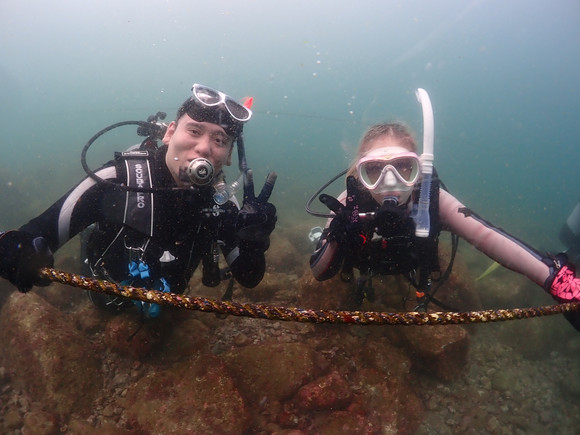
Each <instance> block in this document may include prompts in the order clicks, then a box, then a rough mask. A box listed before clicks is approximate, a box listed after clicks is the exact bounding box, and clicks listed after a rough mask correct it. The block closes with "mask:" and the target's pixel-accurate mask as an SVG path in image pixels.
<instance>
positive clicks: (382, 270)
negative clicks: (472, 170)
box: [341, 172, 441, 303]
mask: <svg viewBox="0 0 580 435" xmlns="http://www.w3.org/2000/svg"><path fill="white" fill-rule="evenodd" d="M434 175H435V176H434V177H433V181H432V183H431V187H430V189H431V192H430V193H431V201H430V204H429V214H430V221H431V225H430V231H429V236H428V237H426V238H423V237H417V236H416V235H415V222H414V221H413V218H412V212H413V211H414V209H415V208H416V207H417V203H418V198H419V195H420V190H421V186H420V184H418V185H417V186H416V187H415V189H414V191H413V195H412V201H413V202H412V204H411V206H412V209H411V213H409V212H408V210H402V209H401V207H397V209H398V210H395V209H392V210H390V211H389V210H386V211H385V210H384V209H383V210H381V206H380V205H379V204H377V202H376V201H375V200H374V199H373V198H372V196H371V195H370V193H369V192H368V190H366V189H364V188H363V187H362V186H361V188H360V189H359V192H357V202H358V204H359V210H360V211H361V212H366V213H369V212H370V213H374V214H375V218H373V219H369V220H368V221H367V222H365V224H364V227H363V230H362V233H361V240H362V243H361V245H360V249H359V251H358V252H354V253H351V254H352V255H346V256H345V262H344V263H343V270H342V273H341V276H343V278H344V277H347V279H348V277H349V276H352V269H353V267H354V268H357V269H359V271H360V277H359V279H358V289H357V292H358V296H357V298H358V302H362V299H364V298H367V299H369V300H371V301H372V299H373V297H374V293H373V290H372V284H371V279H372V277H373V276H376V275H399V274H401V275H403V276H405V277H406V278H407V279H408V280H409V282H410V283H411V284H412V285H413V286H414V287H415V289H416V295H417V299H418V301H419V303H421V302H422V301H423V298H424V297H425V295H426V294H428V293H429V292H430V288H431V284H432V277H433V276H434V275H440V266H439V256H438V247H439V234H440V232H441V223H440V218H439V189H440V182H439V178H438V177H437V176H436V172H434Z"/></svg>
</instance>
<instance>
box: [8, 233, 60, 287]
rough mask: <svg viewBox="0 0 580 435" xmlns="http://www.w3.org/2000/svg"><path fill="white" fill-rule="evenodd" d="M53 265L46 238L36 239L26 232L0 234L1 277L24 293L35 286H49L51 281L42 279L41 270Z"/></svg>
mask: <svg viewBox="0 0 580 435" xmlns="http://www.w3.org/2000/svg"><path fill="white" fill-rule="evenodd" d="M53 264H54V259H53V257H52V252H51V250H50V248H49V247H48V243H47V242H46V240H45V239H44V237H34V236H33V235H31V234H29V233H26V232H24V231H8V232H6V233H1V234H0V276H2V277H3V278H6V279H7V280H8V281H10V282H11V283H12V284H14V285H15V286H16V287H17V288H18V290H19V291H21V292H22V293H26V292H27V291H29V290H30V289H31V288H32V286H35V285H37V286H47V285H49V284H50V280H48V279H44V278H41V277H40V275H39V270H40V269H41V268H43V267H52V266H53Z"/></svg>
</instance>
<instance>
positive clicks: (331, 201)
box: [318, 193, 344, 214]
mask: <svg viewBox="0 0 580 435" xmlns="http://www.w3.org/2000/svg"><path fill="white" fill-rule="evenodd" d="M318 199H319V200H320V202H321V203H323V204H324V205H325V206H327V207H328V208H329V209H330V210H331V211H333V212H334V213H336V214H339V213H340V211H341V210H342V208H343V207H344V206H343V205H342V204H341V203H340V201H339V200H338V199H336V198H335V197H333V196H330V195H327V194H326V193H323V194H322V195H320V196H319V197H318Z"/></svg>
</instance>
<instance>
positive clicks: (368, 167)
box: [356, 147, 421, 203]
mask: <svg viewBox="0 0 580 435" xmlns="http://www.w3.org/2000/svg"><path fill="white" fill-rule="evenodd" d="M356 168H357V172H358V177H359V180H360V181H361V183H362V184H363V185H364V186H365V187H366V188H367V189H368V190H370V191H371V192H372V193H374V194H384V193H388V192H400V193H401V196H400V198H399V203H401V202H403V201H402V200H403V199H405V200H406V199H407V198H408V196H409V195H410V192H411V190H412V189H413V186H414V185H415V183H416V182H417V180H418V178H419V174H420V172H421V161H420V160H419V156H417V154H415V153H413V152H410V151H409V150H407V149H406V148H402V147H384V148H378V149H376V150H372V151H370V152H369V153H367V154H366V155H365V156H364V157H362V158H361V159H360V160H359V162H358V163H357V165H356ZM407 192H408V193H407ZM405 193H407V194H405Z"/></svg>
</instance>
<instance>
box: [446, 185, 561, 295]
mask: <svg viewBox="0 0 580 435" xmlns="http://www.w3.org/2000/svg"><path fill="white" fill-rule="evenodd" d="M439 214H440V217H441V224H442V226H443V229H446V230H448V231H451V232H453V233H455V234H457V235H458V236H460V237H461V238H463V239H465V240H467V241H468V242H469V243H471V244H472V245H473V246H474V247H475V248H477V249H478V250H479V251H481V252H483V253H484V254H485V255H487V256H488V257H489V258H491V259H492V260H494V261H497V262H498V263H499V264H501V265H502V266H504V267H506V268H508V269H511V270H513V271H515V272H518V273H520V274H522V275H524V276H526V277H528V278H529V279H530V280H531V281H533V282H535V283H536V284H538V285H539V286H542V287H543V286H544V284H545V282H546V279H547V278H548V277H549V276H550V269H549V267H548V265H546V264H545V263H544V262H542V259H543V258H544V256H542V255H541V254H540V253H539V252H537V251H536V250H534V249H533V248H531V247H530V246H528V245H527V244H525V243H524V242H522V241H520V240H518V239H516V238H515V237H513V236H511V235H510V234H508V233H506V232H505V231H504V230H502V229H501V228H498V227H495V226H493V225H491V224H490V223H489V222H487V221H485V220H484V219H482V218H481V217H479V216H478V215H476V214H475V213H473V212H472V211H471V210H469V209H467V208H466V207H465V206H464V205H463V204H462V203H461V202H459V201H458V200H457V199H456V198H455V197H453V196H452V195H451V194H449V193H448V192H446V191H444V190H441V191H440V194H439Z"/></svg>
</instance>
